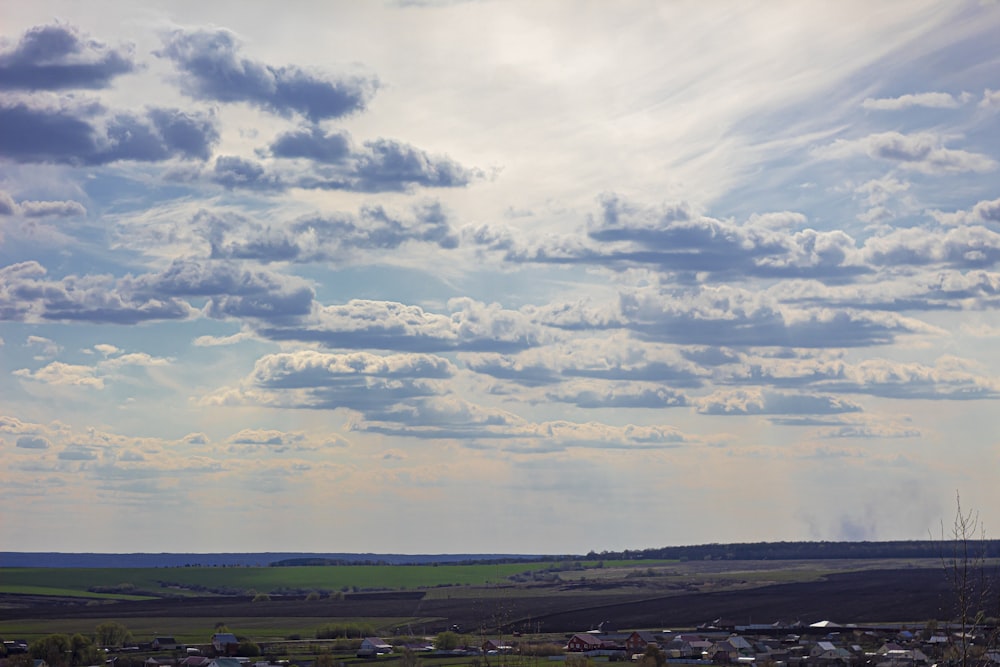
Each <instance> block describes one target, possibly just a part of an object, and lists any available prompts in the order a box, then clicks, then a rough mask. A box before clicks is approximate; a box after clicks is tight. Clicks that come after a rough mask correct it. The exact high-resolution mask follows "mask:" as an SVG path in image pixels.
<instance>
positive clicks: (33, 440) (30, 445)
mask: <svg viewBox="0 0 1000 667" xmlns="http://www.w3.org/2000/svg"><path fill="white" fill-rule="evenodd" d="M15 446H17V447H20V448H21V449H48V448H49V447H51V446H52V443H50V442H49V441H48V440H47V439H45V438H43V437H41V436H31V435H22V436H20V437H19V438H18V439H17V444H16V445H15Z"/></svg>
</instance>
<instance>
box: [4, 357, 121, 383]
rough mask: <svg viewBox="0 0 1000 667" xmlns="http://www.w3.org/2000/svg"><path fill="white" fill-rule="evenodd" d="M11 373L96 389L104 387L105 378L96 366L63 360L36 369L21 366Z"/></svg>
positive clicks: (41, 380) (41, 381) (37, 379)
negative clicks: (97, 372) (101, 376)
mask: <svg viewBox="0 0 1000 667" xmlns="http://www.w3.org/2000/svg"><path fill="white" fill-rule="evenodd" d="M11 375H13V376H15V377H19V378H23V379H25V380H31V381H34V382H39V383H42V384H52V385H64V386H73V387H91V388H94V389H103V388H104V380H103V379H102V378H100V377H97V376H96V370H95V369H94V368H92V367H90V366H79V365H75V364H65V363H63V362H61V361H53V362H52V363H50V364H47V365H45V366H43V367H41V368H39V369H37V370H34V371H32V370H29V369H27V368H20V369H17V370H15V371H11Z"/></svg>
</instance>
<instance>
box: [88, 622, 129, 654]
mask: <svg viewBox="0 0 1000 667" xmlns="http://www.w3.org/2000/svg"><path fill="white" fill-rule="evenodd" d="M95 634H96V637H97V644H98V645H99V646H108V647H114V648H119V647H122V646H125V644H127V643H130V642H131V641H132V633H131V631H129V629H128V628H127V627H125V626H124V625H122V624H121V623H118V622H116V621H108V622H106V623H101V624H100V625H98V626H97V628H96V630H95Z"/></svg>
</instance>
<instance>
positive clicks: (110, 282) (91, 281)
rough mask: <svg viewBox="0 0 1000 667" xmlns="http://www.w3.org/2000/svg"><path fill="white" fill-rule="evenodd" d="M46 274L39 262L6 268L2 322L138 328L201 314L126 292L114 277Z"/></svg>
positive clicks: (0, 281)
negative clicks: (53, 276) (52, 276)
mask: <svg viewBox="0 0 1000 667" xmlns="http://www.w3.org/2000/svg"><path fill="white" fill-rule="evenodd" d="M46 273H47V272H46V270H45V268H44V267H42V265H41V264H39V263H38V262H22V263H20V264H13V265H11V266H7V267H3V268H0V319H5V320H17V321H32V322H37V321H44V320H63V321H81V322H104V323H112V324H136V323H138V322H144V321H148V320H162V319H184V318H187V317H191V316H192V315H194V314H195V311H194V309H193V308H191V306H190V305H189V304H187V303H186V302H184V301H181V300H179V299H175V298H169V297H167V298H163V297H162V295H161V296H151V295H142V294H137V293H134V292H132V291H131V290H128V289H124V290H123V289H120V283H119V281H118V280H116V279H115V278H113V277H111V276H101V275H85V276H67V277H65V278H63V279H61V280H51V279H48V278H46Z"/></svg>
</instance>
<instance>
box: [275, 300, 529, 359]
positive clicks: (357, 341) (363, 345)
mask: <svg viewBox="0 0 1000 667" xmlns="http://www.w3.org/2000/svg"><path fill="white" fill-rule="evenodd" d="M448 305H449V308H450V310H451V313H450V314H449V315H444V314H439V313H431V312H426V311H424V310H423V309H422V308H421V307H419V306H411V305H406V304H402V303H398V302H392V301H373V300H361V299H352V300H351V301H349V302H347V303H346V304H343V305H336V306H319V307H317V308H316V309H314V311H313V313H312V314H311V315H310V316H309V317H305V318H302V319H301V320H300V321H298V322H296V323H295V325H294V326H271V325H269V326H262V327H260V328H259V329H258V330H257V333H258V334H260V335H261V336H264V337H266V338H270V339H272V340H279V341H281V340H297V341H302V342H315V343H320V344H322V345H325V346H326V347H339V348H347V349H383V350H399V351H407V352H440V351H446V350H455V351H459V350H465V351H479V350H484V351H485V350H491V351H514V350H521V349H525V348H528V347H532V346H534V345H538V344H540V343H541V342H543V338H544V332H543V330H542V329H541V327H539V326H537V325H536V324H533V323H532V322H531V321H530V319H529V318H528V317H527V316H526V315H524V314H522V313H519V312H517V311H513V310H507V309H504V308H502V307H500V306H499V305H498V304H484V303H481V302H478V301H475V300H472V299H467V298H457V299H452V300H451V301H449V303H448Z"/></svg>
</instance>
